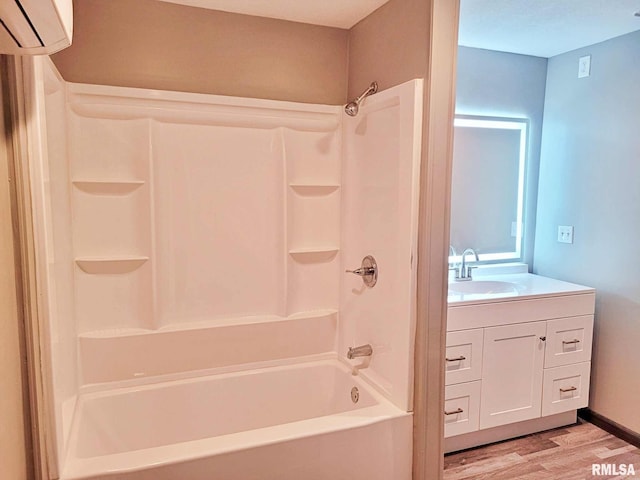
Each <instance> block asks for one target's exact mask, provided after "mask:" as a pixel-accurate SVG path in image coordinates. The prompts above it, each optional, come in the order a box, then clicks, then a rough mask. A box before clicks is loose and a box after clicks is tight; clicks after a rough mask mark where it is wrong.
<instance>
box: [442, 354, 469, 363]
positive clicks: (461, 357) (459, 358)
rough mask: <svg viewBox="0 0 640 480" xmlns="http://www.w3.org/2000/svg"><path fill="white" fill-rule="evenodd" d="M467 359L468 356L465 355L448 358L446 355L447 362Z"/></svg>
mask: <svg viewBox="0 0 640 480" xmlns="http://www.w3.org/2000/svg"><path fill="white" fill-rule="evenodd" d="M466 359H467V357H465V356H464V355H460V356H459V357H456V358H446V357H445V360H446V361H447V362H461V361H462V360H466Z"/></svg>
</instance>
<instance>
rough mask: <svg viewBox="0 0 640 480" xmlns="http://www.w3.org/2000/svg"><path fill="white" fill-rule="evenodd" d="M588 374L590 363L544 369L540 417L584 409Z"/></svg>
mask: <svg viewBox="0 0 640 480" xmlns="http://www.w3.org/2000/svg"><path fill="white" fill-rule="evenodd" d="M590 374H591V362H582V363H575V364H573V365H564V366H562V367H555V368H546V369H545V370H544V379H543V381H542V384H543V385H542V416H546V415H553V414H555V413H561V412H567V411H569V410H576V409H578V408H583V407H586V406H587V405H588V404H589V379H590Z"/></svg>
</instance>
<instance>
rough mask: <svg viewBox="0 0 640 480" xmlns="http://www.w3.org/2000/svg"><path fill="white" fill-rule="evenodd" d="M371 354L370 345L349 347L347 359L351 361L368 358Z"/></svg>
mask: <svg viewBox="0 0 640 480" xmlns="http://www.w3.org/2000/svg"><path fill="white" fill-rule="evenodd" d="M372 354H373V348H372V347H371V345H369V344H366V345H360V346H359V347H349V351H348V352H347V358H348V359H349V360H352V359H354V358H356V357H370V356H371V355H372Z"/></svg>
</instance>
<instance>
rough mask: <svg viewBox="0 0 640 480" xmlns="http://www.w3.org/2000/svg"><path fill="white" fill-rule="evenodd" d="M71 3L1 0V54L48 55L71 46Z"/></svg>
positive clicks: (60, 0)
mask: <svg viewBox="0 0 640 480" xmlns="http://www.w3.org/2000/svg"><path fill="white" fill-rule="evenodd" d="M72 32H73V6H72V3H71V0H0V53H7V54H13V55H45V54H49V53H54V52H57V51H58V50H62V49H63V48H65V47H68V46H69V45H71V37H72Z"/></svg>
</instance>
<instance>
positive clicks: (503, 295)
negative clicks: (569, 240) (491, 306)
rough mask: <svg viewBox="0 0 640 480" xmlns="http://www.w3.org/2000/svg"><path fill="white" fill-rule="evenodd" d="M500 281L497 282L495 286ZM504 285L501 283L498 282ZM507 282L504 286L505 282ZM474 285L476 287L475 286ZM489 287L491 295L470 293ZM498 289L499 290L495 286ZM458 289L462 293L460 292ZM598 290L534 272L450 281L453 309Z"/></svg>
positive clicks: (479, 276) (450, 299)
mask: <svg viewBox="0 0 640 480" xmlns="http://www.w3.org/2000/svg"><path fill="white" fill-rule="evenodd" d="M494 282H496V283H494ZM497 282H500V283H497ZM503 282H504V283H503ZM474 283H475V284H476V285H474ZM476 286H478V287H480V288H478V290H482V287H484V286H486V287H487V288H486V290H487V292H477V291H470V290H474V288H475V287H476ZM492 286H495V287H496V288H495V289H492V288H491V287H492ZM457 289H459V290H462V291H456V290H457ZM593 292H595V289H593V288H591V287H585V286H584V285H577V284H575V283H569V282H563V281H561V280H556V279H553V278H548V277H543V276H540V275H534V274H531V273H510V274H503V275H478V276H477V277H475V278H474V279H473V280H471V281H467V282H456V281H450V282H449V294H448V297H447V301H448V304H449V307H454V306H458V305H472V304H481V303H494V302H504V301H509V300H515V299H522V300H524V299H530V298H537V297H552V296H563V295H573V294H587V293H593Z"/></svg>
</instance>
